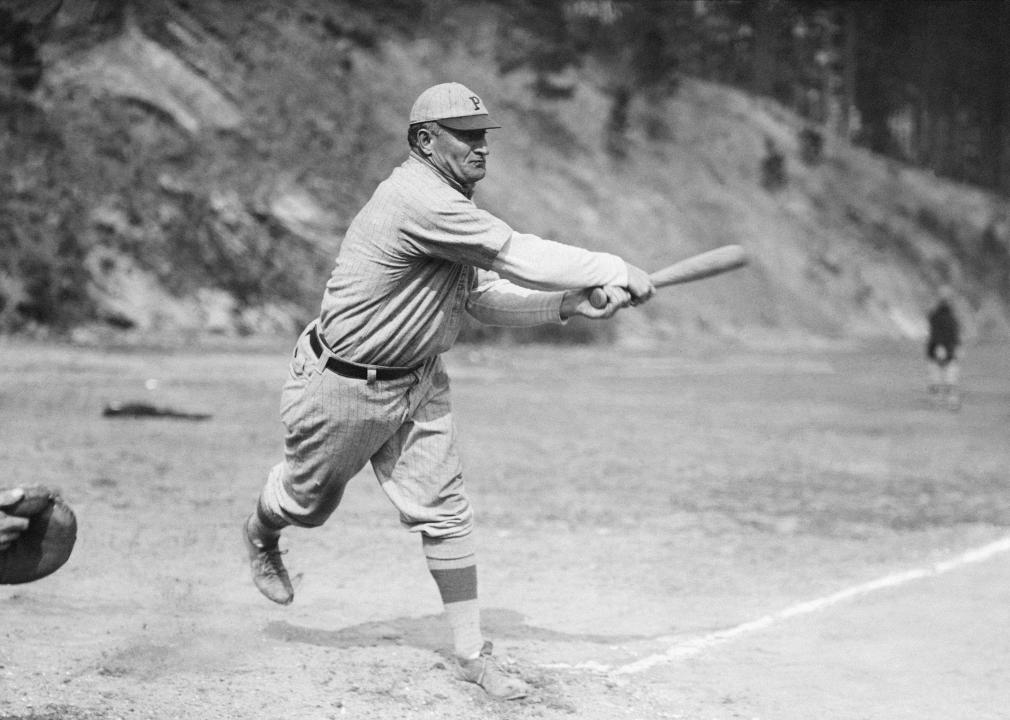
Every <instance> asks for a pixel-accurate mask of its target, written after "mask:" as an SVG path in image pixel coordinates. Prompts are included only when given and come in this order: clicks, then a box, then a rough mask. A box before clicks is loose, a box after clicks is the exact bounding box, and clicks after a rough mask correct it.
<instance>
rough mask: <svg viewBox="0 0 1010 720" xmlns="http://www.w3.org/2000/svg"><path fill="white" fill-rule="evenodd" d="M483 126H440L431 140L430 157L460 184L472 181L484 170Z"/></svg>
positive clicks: (485, 148) (486, 153)
mask: <svg viewBox="0 0 1010 720" xmlns="http://www.w3.org/2000/svg"><path fill="white" fill-rule="evenodd" d="M485 136H486V131H484V130H451V129H450V128H447V127H444V126H441V127H440V132H439V133H438V135H436V136H435V137H434V138H432V143H431V160H432V162H433V163H434V164H435V166H436V167H438V168H439V169H440V170H441V171H442V172H444V173H446V174H447V175H449V176H450V177H452V178H454V179H455V180H456V181H457V182H459V183H460V184H461V185H473V184H474V183H476V182H477V181H478V180H481V179H483V178H484V174H485V173H486V172H487V156H488V148H487V138H486V137H485Z"/></svg>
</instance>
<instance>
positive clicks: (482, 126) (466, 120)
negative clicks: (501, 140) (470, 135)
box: [435, 115, 501, 130]
mask: <svg viewBox="0 0 1010 720" xmlns="http://www.w3.org/2000/svg"><path fill="white" fill-rule="evenodd" d="M435 122H437V123H438V124H439V125H444V126H445V127H447V128H449V129H450V130H493V129H495V128H500V127H501V125H498V124H497V123H495V121H494V120H492V119H491V116H490V115H464V116H463V117H454V118H441V119H439V120H436V121H435Z"/></svg>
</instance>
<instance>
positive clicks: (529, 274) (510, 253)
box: [491, 232, 628, 290]
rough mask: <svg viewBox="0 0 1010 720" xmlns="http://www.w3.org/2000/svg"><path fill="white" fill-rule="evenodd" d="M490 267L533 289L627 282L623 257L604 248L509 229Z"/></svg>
mask: <svg viewBox="0 0 1010 720" xmlns="http://www.w3.org/2000/svg"><path fill="white" fill-rule="evenodd" d="M491 269H492V270H494V271H495V272H496V273H498V274H499V275H500V276H501V277H504V278H506V279H508V280H511V281H512V282H514V283H516V284H517V285H522V286H523V287H527V288H531V289H534V290H571V289H581V288H587V287H597V286H601V285H620V286H622V287H623V286H626V285H627V284H628V268H627V265H626V264H625V262H624V260H622V259H621V258H619V257H617V256H616V255H611V254H610V253H604V252H593V251H591V250H586V249H584V248H580V247H576V246H574V245H566V244H564V243H559V242H554V241H553V240H545V239H543V238H541V237H537V236H536V235H529V234H526V233H518V232H513V233H512V235H511V236H510V237H509V239H508V242H506V243H505V244H504V245H503V246H502V248H501V250H500V251H499V253H498V255H497V256H496V257H495V259H494V262H493V263H492V265H491Z"/></svg>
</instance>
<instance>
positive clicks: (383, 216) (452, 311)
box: [319, 156, 512, 366]
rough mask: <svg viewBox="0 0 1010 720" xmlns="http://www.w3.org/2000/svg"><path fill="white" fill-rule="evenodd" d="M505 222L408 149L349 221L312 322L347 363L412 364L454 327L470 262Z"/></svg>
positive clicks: (447, 338) (504, 229)
mask: <svg viewBox="0 0 1010 720" xmlns="http://www.w3.org/2000/svg"><path fill="white" fill-rule="evenodd" d="M511 235H512V228H510V227H509V226H508V224H506V223H505V222H504V221H503V220H501V219H499V218H497V217H495V216H494V215H492V214H491V213H489V212H487V211H486V210H482V209H480V208H478V207H477V206H476V205H475V204H474V203H473V201H472V200H470V199H469V198H468V197H467V196H466V195H464V194H463V193H462V192H461V191H460V190H459V189H457V188H456V187H454V186H453V185H451V184H450V183H449V181H448V180H447V179H446V178H445V177H443V176H442V175H441V174H440V173H439V172H438V171H437V170H435V169H434V168H433V167H431V166H429V165H428V164H427V163H425V162H423V161H421V160H420V159H418V158H416V157H414V156H410V157H408V158H407V160H406V161H404V163H403V164H402V165H400V166H399V167H397V168H396V169H395V170H393V172H392V174H391V175H390V176H389V177H388V178H387V179H386V180H384V181H383V182H382V183H380V184H379V186H378V187H377V188H376V190H375V193H374V194H373V195H372V197H371V199H369V201H368V202H367V203H366V204H365V206H364V207H363V208H362V209H361V210H360V212H359V213H358V214H357V215H356V216H355V218H354V220H353V221H352V222H351V225H350V227H349V228H348V229H347V233H346V235H345V236H344V240H343V243H342V244H341V246H340V251H339V252H338V254H337V259H336V264H335V266H334V268H333V272H332V274H331V275H330V279H329V281H328V282H327V283H326V290H325V293H324V295H323V301H322V310H321V313H320V322H319V327H320V331H321V333H322V335H323V338H324V339H325V340H326V342H327V344H328V345H329V346H330V348H331V349H332V350H333V352H334V353H335V354H336V355H338V356H340V357H342V358H344V359H346V360H351V361H353V362H358V363H364V364H370V365H392V366H412V365H416V364H418V363H420V362H423V361H424V360H425V359H427V358H429V357H432V356H434V355H437V354H439V353H442V352H444V351H446V350H448V349H449V348H450V347H451V346H452V344H453V343H454V342H455V340H456V337H457V335H458V334H459V329H460V325H461V322H462V315H463V312H464V311H465V307H466V300H467V296H468V295H469V293H470V290H471V289H472V288H473V287H474V285H475V283H476V268H480V269H483V270H489V269H490V268H491V264H492V262H493V261H494V259H495V256H496V255H498V253H499V251H500V250H501V248H502V246H503V245H504V244H505V243H506V242H507V241H508V239H509V237H511Z"/></svg>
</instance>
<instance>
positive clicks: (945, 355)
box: [926, 285, 961, 408]
mask: <svg viewBox="0 0 1010 720" xmlns="http://www.w3.org/2000/svg"><path fill="white" fill-rule="evenodd" d="M952 300H953V291H952V290H951V288H950V287H949V286H946V285H944V286H943V287H941V288H940V291H939V300H938V301H937V303H936V305H935V306H934V307H933V309H932V310H931V311H930V312H929V339H928V340H927V341H926V358H927V360H928V362H929V394H930V395H931V396H933V397H934V398H936V399H937V400H939V401H942V402H945V403H946V404H948V405H949V406H950V407H954V408H956V407H958V406H959V405H960V402H961V396H960V392H959V388H958V381H959V379H960V362H959V360H960V351H961V325H960V323H959V322H958V320H957V316H956V315H955V314H954V308H953V307H951V302H952Z"/></svg>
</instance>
